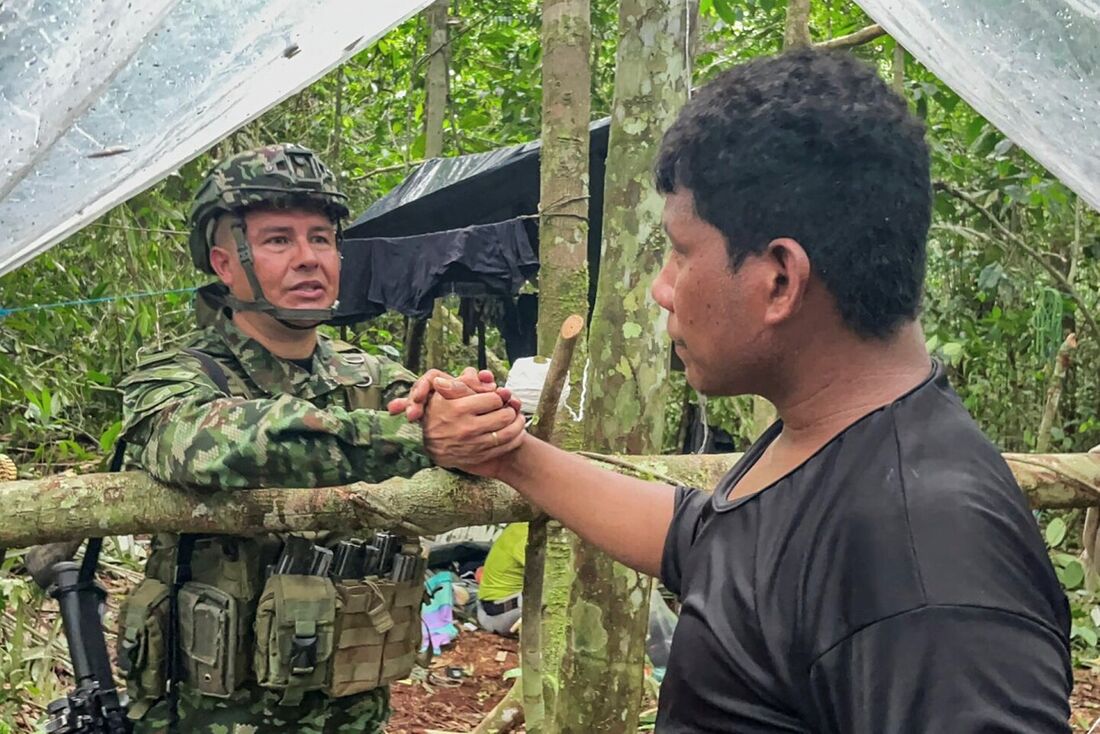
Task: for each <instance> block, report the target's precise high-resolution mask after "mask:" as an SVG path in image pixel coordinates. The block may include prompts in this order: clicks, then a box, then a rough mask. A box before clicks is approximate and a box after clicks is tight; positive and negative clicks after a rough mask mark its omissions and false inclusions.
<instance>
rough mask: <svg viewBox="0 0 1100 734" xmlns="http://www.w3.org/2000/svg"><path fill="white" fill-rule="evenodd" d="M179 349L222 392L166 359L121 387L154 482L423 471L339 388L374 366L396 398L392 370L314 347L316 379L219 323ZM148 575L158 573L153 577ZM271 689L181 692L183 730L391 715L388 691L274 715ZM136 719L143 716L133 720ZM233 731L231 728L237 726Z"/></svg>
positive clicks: (400, 427)
mask: <svg viewBox="0 0 1100 734" xmlns="http://www.w3.org/2000/svg"><path fill="white" fill-rule="evenodd" d="M188 346H189V347H191V348H195V349H198V350H200V351H202V352H204V353H206V354H208V355H210V356H211V357H213V358H214V359H215V360H216V361H217V363H218V365H219V366H220V367H221V368H222V369H223V371H224V373H225V375H226V377H227V378H228V381H229V386H230V392H231V394H232V397H227V396H225V395H223V394H222V393H221V391H220V390H219V389H218V387H217V386H216V385H215V384H214V382H213V381H212V380H211V378H210V377H209V376H207V374H206V373H205V372H204V371H203V368H202V366H201V365H200V363H199V362H198V360H197V359H196V358H195V357H192V356H190V355H187V354H185V353H181V352H167V353H162V354H158V355H155V356H152V357H148V358H145V359H143V360H142V361H141V366H140V368H139V370H138V371H137V372H136V373H134V374H132V375H131V376H129V377H128V378H127V379H126V380H125V381H124V382H123V383H122V389H123V392H124V410H125V413H124V416H125V417H124V426H123V432H124V433H123V435H124V437H125V439H126V440H127V441H128V442H130V446H131V449H130V457H131V462H132V463H133V464H136V465H137V466H140V467H141V468H143V469H144V470H145V471H147V472H148V473H149V474H150V475H152V476H153V477H155V478H157V479H159V480H161V481H163V482H166V483H169V484H175V485H183V486H188V487H195V488H199V489H220V488H225V489H243V488H250V487H278V486H282V487H319V486H326V485H333V484H343V483H348V482H353V481H359V480H363V481H381V480H384V479H387V478H389V477H392V476H408V475H410V474H412V473H414V472H416V471H418V470H419V469H422V468H424V467H427V466H428V465H429V461H428V459H427V457H426V455H425V454H424V451H423V443H422V440H421V436H420V430H419V427H417V426H415V425H412V424H410V423H408V422H407V421H406V420H405V419H404V417H403V416H396V417H391V416H389V415H388V414H386V413H385V412H382V411H374V410H362V409H360V410H349V406H348V405H347V404H346V395H347V393H346V391H345V390H344V389H343V386H347V385H355V384H359V383H361V382H363V381H364V375H365V374H366V363H367V361H368V360H370V361H373V362H375V363H376V364H377V367H378V373H379V375H380V378H379V382H378V385H379V386H380V387H381V388H382V396H383V399H384V400H389V399H391V398H395V397H400V396H402V395H404V394H405V393H406V392H407V390H408V388H409V387H410V385H411V384H412V381H413V380H414V379H415V376H414V375H413V374H412V373H410V372H408V371H407V370H405V369H404V368H403V367H401V366H400V365H398V364H396V363H394V362H391V361H389V360H384V359H377V358H375V357H372V356H370V355H365V354H363V353H362V352H358V351H351V352H337V351H336V348H335V346H334V343H333V342H332V341H331V340H329V339H327V338H324V337H320V338H319V343H318V347H317V351H316V352H315V354H314V357H313V373H312V374H309V373H307V372H306V371H305V370H303V369H301V368H300V367H298V366H297V365H295V364H293V363H291V362H287V361H285V360H281V359H279V358H277V357H275V356H273V355H272V354H271V353H270V352H268V351H267V350H266V349H265V348H264V347H262V346H261V345H260V344H258V343H257V342H255V341H253V340H252V339H250V338H248V337H246V336H245V335H244V334H242V333H241V332H240V331H239V330H238V329H237V328H236V327H235V326H234V325H233V323H232V321H231V320H229V319H228V318H226V317H225V316H224V315H218V316H217V317H216V318H215V319H214V323H213V324H212V325H211V326H209V327H207V328H205V329H203V330H202V331H200V332H198V334H197V335H196V336H195V337H194V338H193V339H191V340H190V342H189V343H188ZM174 545H175V537H174V536H164V535H161V536H157V537H156V538H155V539H154V550H153V554H152V556H151V557H150V559H149V565H148V572H149V573H150V575H154V574H156V575H158V576H161V577H162V580H164V577H167V576H168V572H167V570H166V569H167V568H168V567H169V566H170V564H171V553H172V548H173V547H174ZM154 569H157V570H156V571H154ZM279 698H280V694H279V693H278V692H276V691H268V690H265V689H261V688H259V687H257V686H255V685H246V686H245V687H244V688H243V689H242V690H241V691H238V692H237V693H236V694H234V696H233V697H232V698H231V699H229V700H221V699H217V698H210V697H206V696H199V695H197V694H195V693H193V692H190V691H189V690H188V688H187V686H186V684H184V686H183V689H182V695H181V697H180V707H179V710H180V721H181V731H210V732H225V733H226V734H233V732H247V731H251V729H250V728H249V727H250V726H255V727H258V728H257V729H255V731H257V732H274V731H287V732H292V731H293V732H303V733H305V734H310V733H315V734H321V733H322V732H324V733H325V734H329V733H331V732H341V733H343V732H357V733H359V732H368V733H369V732H374V731H380V730H381V725H382V724H383V723H384V722H385V720H386V718H387V717H388V715H389V705H388V701H389V691H388V689H386V688H384V687H383V688H379V689H377V690H375V691H370V692H368V693H365V694H361V695H358V696H349V697H346V698H337V699H331V698H326V697H325V696H323V695H322V694H320V693H316V692H313V693H308V694H306V697H305V698H304V699H303V701H302V703H301V705H298V706H295V707H293V708H291V707H285V706H279V705H278V701H279ZM139 713H142V712H139ZM167 721H168V719H167V706H166V705H165V704H164V702H161V703H159V704H158V705H156V706H154V707H153V708H152V709H150V710H149V711H148V713H144V714H143V715H142V719H141V721H140V722H139V723H138V724H137V725H136V728H135V731H136V732H137V733H138V734H142V733H143V732H148V733H152V732H162V731H166V726H167ZM234 725H235V726H234Z"/></svg>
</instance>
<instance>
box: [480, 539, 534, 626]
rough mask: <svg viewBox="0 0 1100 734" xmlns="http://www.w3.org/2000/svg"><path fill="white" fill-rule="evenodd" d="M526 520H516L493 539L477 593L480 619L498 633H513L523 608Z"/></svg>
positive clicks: (481, 623)
mask: <svg viewBox="0 0 1100 734" xmlns="http://www.w3.org/2000/svg"><path fill="white" fill-rule="evenodd" d="M526 550H527V523H525V522H515V523H512V524H511V525H509V526H508V527H506V528H504V531H503V532H502V533H501V534H500V535H499V536H498V537H497V539H496V540H495V541H493V547H492V548H490V549H489V556H488V557H487V558H486V559H485V568H484V571H483V572H482V576H481V585H480V586H479V587H478V594H477V622H478V624H480V625H481V626H482V627H483V628H485V629H487V630H489V631H490V632H495V633H496V634H498V635H504V636H510V635H512V634H514V633H513V628H514V627H515V626H516V622H518V621H519V618H520V613H521V611H522V609H523V562H524V557H525V553H526Z"/></svg>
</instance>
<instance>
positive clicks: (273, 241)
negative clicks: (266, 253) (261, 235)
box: [264, 237, 290, 245]
mask: <svg viewBox="0 0 1100 734" xmlns="http://www.w3.org/2000/svg"><path fill="white" fill-rule="evenodd" d="M288 242H290V240H288V239H287V238H286V237H268V238H267V239H266V240H264V244H265V245H285V244H287V243H288Z"/></svg>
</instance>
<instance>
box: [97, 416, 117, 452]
mask: <svg viewBox="0 0 1100 734" xmlns="http://www.w3.org/2000/svg"><path fill="white" fill-rule="evenodd" d="M121 432H122V421H115V422H114V423H112V424H111V425H109V426H107V430H106V431H104V432H103V433H102V434H101V435H100V437H99V448H100V449H102V450H103V451H104V452H107V451H110V450H111V447H112V446H114V445H115V440H116V439H117V438H118V434H119V433H121Z"/></svg>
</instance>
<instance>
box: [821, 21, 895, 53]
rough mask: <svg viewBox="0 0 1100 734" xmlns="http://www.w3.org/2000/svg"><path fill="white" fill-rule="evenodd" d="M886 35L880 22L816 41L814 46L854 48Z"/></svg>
mask: <svg viewBox="0 0 1100 734" xmlns="http://www.w3.org/2000/svg"><path fill="white" fill-rule="evenodd" d="M885 35H886V29H884V28H883V27H882V26H880V25H879V24H878V23H875V24H874V25H869V26H867V27H866V28H860V29H859V30H858V31H855V32H854V33H849V34H848V35H846V36H837V37H836V38H830V39H829V40H828V41H822V42H820V43H815V44H814V48H819V49H822V50H829V49H837V48H854V47H855V46H862V45H863V44H865V43H870V42H871V41H873V40H875V39H876V38H879V37H881V36H885Z"/></svg>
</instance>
